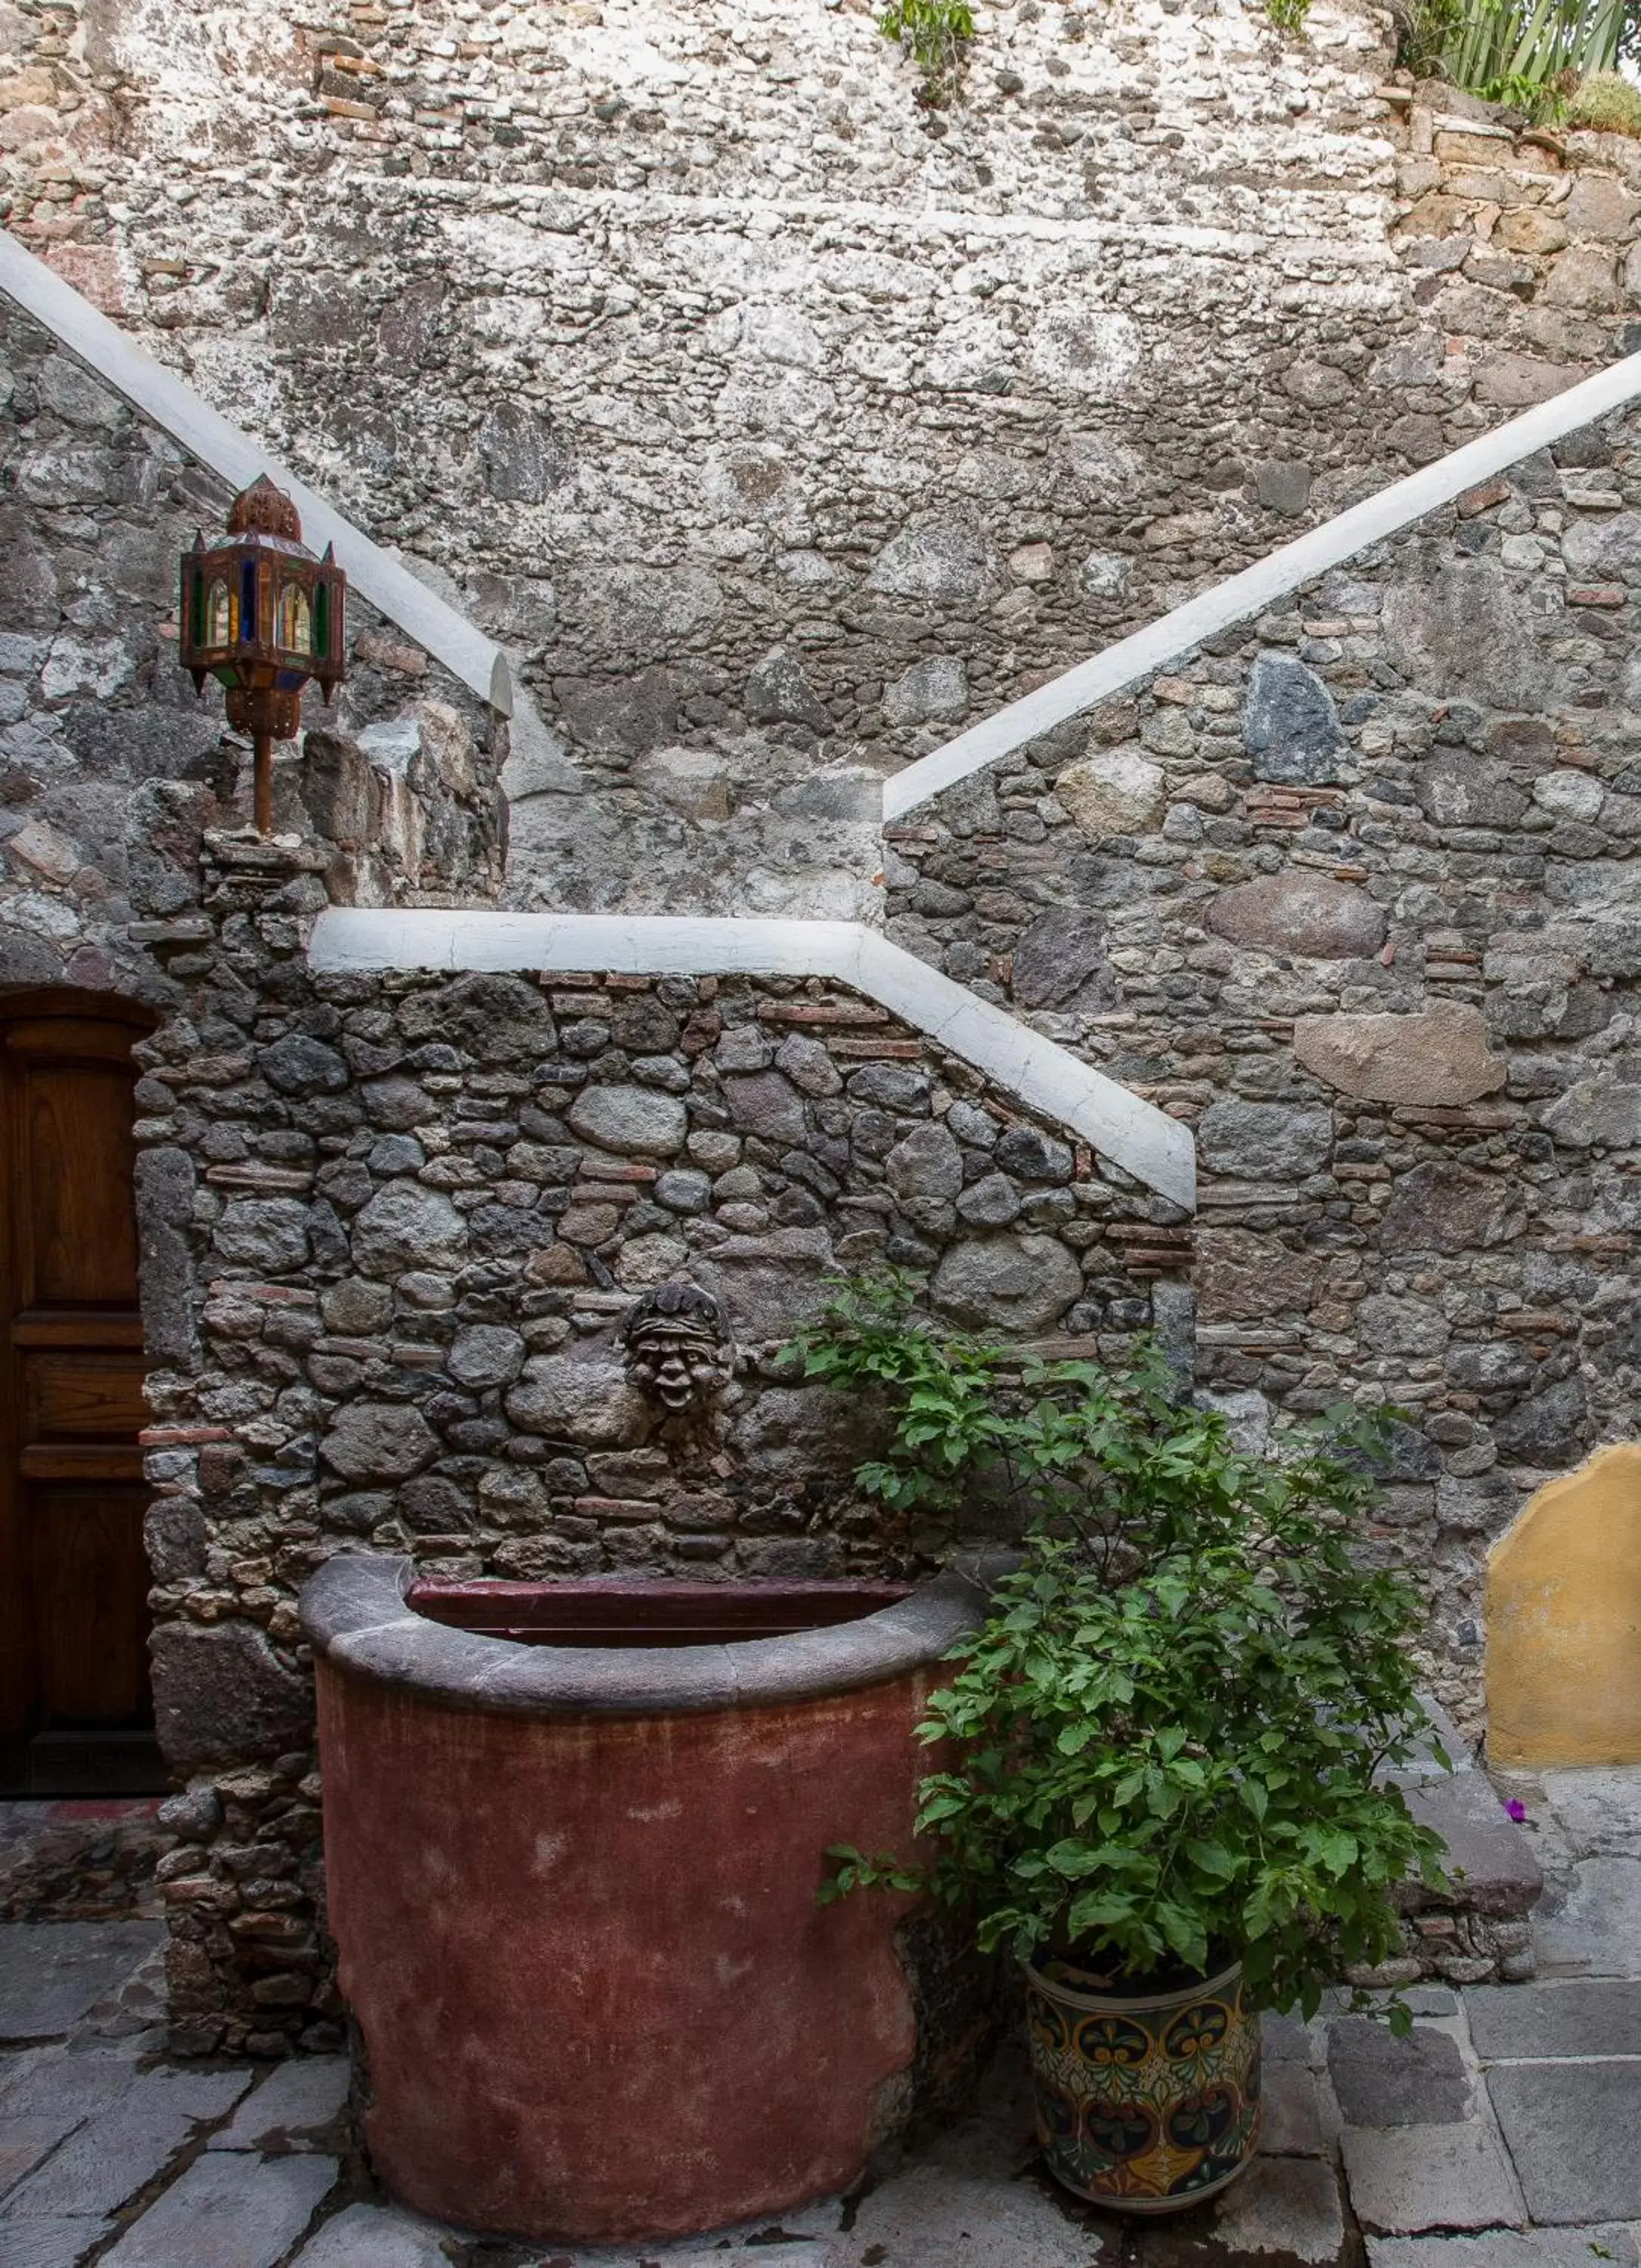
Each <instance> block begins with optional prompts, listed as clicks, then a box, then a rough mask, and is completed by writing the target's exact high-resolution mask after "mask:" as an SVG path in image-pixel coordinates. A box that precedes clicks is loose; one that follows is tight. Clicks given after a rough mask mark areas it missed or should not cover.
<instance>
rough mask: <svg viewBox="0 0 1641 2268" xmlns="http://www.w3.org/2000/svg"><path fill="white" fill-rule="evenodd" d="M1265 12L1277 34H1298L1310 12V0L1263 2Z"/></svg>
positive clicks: (1271, 0) (1266, 0) (1302, 29)
mask: <svg viewBox="0 0 1641 2268" xmlns="http://www.w3.org/2000/svg"><path fill="white" fill-rule="evenodd" d="M1265 12H1266V14H1267V15H1268V17H1269V18H1270V19H1271V21H1272V23H1273V24H1275V26H1276V28H1277V30H1278V31H1279V32H1291V33H1300V32H1303V31H1304V29H1305V18H1306V17H1307V16H1308V15H1309V14H1310V12H1311V0H1265Z"/></svg>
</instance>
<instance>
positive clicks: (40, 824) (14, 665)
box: [0, 302, 506, 1002]
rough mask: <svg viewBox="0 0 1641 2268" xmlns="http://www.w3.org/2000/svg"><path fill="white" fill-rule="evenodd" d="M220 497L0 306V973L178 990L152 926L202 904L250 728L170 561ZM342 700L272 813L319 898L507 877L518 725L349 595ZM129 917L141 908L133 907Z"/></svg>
mask: <svg viewBox="0 0 1641 2268" xmlns="http://www.w3.org/2000/svg"><path fill="white" fill-rule="evenodd" d="M229 501H230V499H229V496H228V492H227V490H225V488H224V486H223V484H222V483H221V482H219V481H218V479H217V478H216V477H215V476H214V475H211V474H209V473H207V472H205V471H203V469H202V468H200V467H199V466H198V465H196V464H195V463H193V462H191V461H190V460H188V458H187V457H185V456H184V455H183V453H181V451H180V450H179V449H178V448H176V447H175V446H174V445H173V444H172V443H171V442H169V441H168V440H167V439H166V437H165V436H164V435H163V434H161V433H159V432H158V431H156V430H155V429H154V428H153V427H152V426H151V425H149V424H148V423H146V422H145V421H144V420H143V419H142V418H139V417H137V416H135V415H134V414H133V413H132V412H131V411H130V410H129V409H128V408H127V407H126V406H125V404H124V403H123V402H122V401H119V400H118V399H117V398H116V397H115V395H114V394H111V393H109V391H108V390H107V387H104V386H102V385H101V384H100V382H99V381H98V380H97V379H95V378H94V377H92V375H91V373H90V372H87V371H86V370H85V369H84V368H83V367H82V365H80V364H79V363H78V362H77V361H76V360H74V359H73V357H70V356H69V355H67V354H64V353H62V352H60V351H57V350H55V349H54V346H53V342H52V341H51V340H50V339H49V338H48V336H47V335H46V334H45V333H44V332H42V331H41V329H40V328H38V327H37V326H36V325H35V324H33V323H32V322H30V321H28V320H26V319H25V318H24V317H22V316H21V315H19V314H18V313H15V312H13V311H11V310H10V309H9V308H7V307H6V306H5V305H4V303H3V302H0V622H4V630H3V631H0V847H3V848H4V872H3V873H0V979H3V980H4V982H6V983H34V984H48V983H72V984H77V985H82V986H86V987H90V988H91V989H92V990H108V989H114V990H121V991H123V992H127V993H129V994H132V995H135V996H136V997H138V998H144V999H148V1000H152V1001H155V1002H158V1001H159V1000H161V999H163V998H165V997H166V988H165V987H164V985H163V983H161V982H160V979H159V974H158V971H157V969H156V968H155V965H154V963H153V962H152V960H151V958H150V956H149V955H148V954H147V952H146V950H145V947H144V937H145V934H146V932H145V930H144V924H155V923H159V924H165V923H167V922H174V921H176V920H178V919H182V920H185V921H186V920H187V919H188V917H190V916H192V915H193V914H194V913H195V912H196V906H195V897H196V886H197V875H196V860H197V852H198V844H199V840H200V836H201V835H202V833H203V830H204V829H205V828H210V827H223V826H233V825H234V824H235V823H239V822H242V821H244V820H245V819H246V818H248V812H249V790H250V783H249V770H250V755H249V746H248V743H247V742H244V741H242V740H239V739H238V738H236V737H235V736H233V735H229V734H226V733H225V729H224V725H223V721H222V696H221V694H220V692H219V691H218V689H216V688H215V687H214V686H212V687H210V688H208V689H207V691H206V693H205V695H204V696H203V697H199V698H196V695H195V692H194V689H193V685H192V683H191V681H190V680H189V679H188V677H187V676H186V675H185V674H184V673H183V672H182V671H181V670H180V669H179V668H178V667H177V666H176V621H175V606H176V587H177V571H178V570H177V562H178V557H179V555H180V554H181V551H182V550H183V549H184V548H185V547H186V546H187V545H188V543H190V542H191V541H193V537H194V533H195V531H196V528H200V527H203V528H204V529H205V530H206V532H207V534H208V535H214V534H218V533H219V532H220V530H221V529H222V527H223V526H224V524H225V519H226V514H227V507H228V504H229ZM350 623H351V652H350V675H349V678H348V681H347V683H346V685H345V686H344V689H343V690H342V691H341V693H340V694H339V696H338V698H337V705H336V709H335V710H334V711H325V710H324V709H323V708H322V706H321V705H320V703H319V699H318V695H317V690H316V689H309V692H308V695H307V704H306V708H305V716H306V718H307V723H308V725H309V726H310V727H311V728H312V729H310V731H309V733H308V736H307V759H306V762H305V764H304V765H303V767H302V770H301V784H300V786H299V785H298V765H297V761H296V752H295V747H294V745H292V746H291V747H286V748H282V749H281V751H280V752H279V755H278V758H277V762H276V765H275V781H276V812H275V821H276V825H277V826H279V827H281V828H290V829H295V830H297V831H298V832H299V833H301V834H303V835H305V836H307V837H308V838H309V839H310V840H314V839H320V840H322V841H323V842H324V843H326V844H327V845H328V846H329V848H328V851H327V855H326V856H325V857H324V858H322V859H321V860H320V861H319V868H320V873H321V875H322V883H321V882H316V883H315V885H314V887H316V888H317V889H318V891H319V898H320V902H323V901H324V900H325V898H326V897H327V896H329V897H330V898H335V899H341V900H343V901H345V902H364V903H391V902H400V901H408V902H429V901H431V902H440V900H441V899H444V898H448V897H449V896H451V895H458V896H460V897H461V898H462V900H463V901H464V902H483V900H484V898H486V897H487V896H490V895H493V894H494V891H495V889H496V887H497V883H498V881H499V873H500V860H501V854H502V844H503V830H504V813H503V810H502V806H501V804H500V799H499V793H498V791H497V788H496V784H495V782H496V774H497V770H498V769H499V764H500V762H502V760H503V758H504V757H505V754H506V742H505V733H503V732H502V731H501V730H500V729H499V727H498V726H497V725H496V724H495V722H494V720H493V719H492V718H491V716H490V713H489V712H488V711H486V710H484V708H483V707H482V706H481V705H480V704H479V703H477V702H476V701H475V700H474V699H473V698H472V696H470V695H469V693H468V691H467V689H466V688H465V687H463V686H461V685H459V684H457V683H456V682H455V681H454V680H453V679H451V678H450V677H449V676H448V675H447V674H446V673H445V672H444V671H443V670H441V669H440V668H439V667H438V666H436V665H433V664H431V663H430V662H429V661H428V659H427V657H426V656H425V654H423V653H422V652H421V651H420V650H419V649H418V648H416V647H413V646H410V645H409V644H407V643H406V642H405V640H404V639H403V637H401V636H399V634H398V633H397V632H396V631H394V630H392V629H391V628H389V627H387V626H384V625H383V624H382V623H381V622H379V621H378V620H377V619H376V617H375V616H374V615H373V613H372V612H371V610H370V609H369V608H367V607H366V606H364V605H363V604H362V603H360V602H358V601H355V602H354V603H353V604H352V605H351V608H350ZM134 923H135V924H136V926H135V927H133V924H134Z"/></svg>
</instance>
